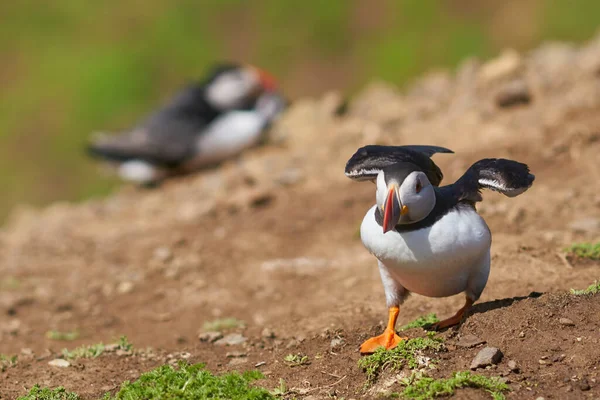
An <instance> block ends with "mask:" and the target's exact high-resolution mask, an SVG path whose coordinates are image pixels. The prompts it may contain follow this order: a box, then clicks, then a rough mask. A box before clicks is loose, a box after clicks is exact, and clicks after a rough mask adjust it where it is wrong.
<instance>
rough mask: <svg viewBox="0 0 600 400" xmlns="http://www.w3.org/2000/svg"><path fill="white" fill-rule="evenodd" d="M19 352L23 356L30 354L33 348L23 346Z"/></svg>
mask: <svg viewBox="0 0 600 400" xmlns="http://www.w3.org/2000/svg"><path fill="white" fill-rule="evenodd" d="M21 354H23V355H24V356H32V355H33V350H31V349H30V348H29V347H25V348H23V349H21Z"/></svg>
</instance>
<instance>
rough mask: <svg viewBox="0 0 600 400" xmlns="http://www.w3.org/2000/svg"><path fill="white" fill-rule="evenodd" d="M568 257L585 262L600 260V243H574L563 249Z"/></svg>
mask: <svg viewBox="0 0 600 400" xmlns="http://www.w3.org/2000/svg"><path fill="white" fill-rule="evenodd" d="M565 252H567V254H568V255H573V256H576V257H578V258H584V259H587V260H600V242H598V243H575V244H572V245H571V246H570V247H568V248H566V249H565Z"/></svg>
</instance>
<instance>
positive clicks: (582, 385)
mask: <svg viewBox="0 0 600 400" xmlns="http://www.w3.org/2000/svg"><path fill="white" fill-rule="evenodd" d="M579 389H580V390H581V391H582V392H586V391H588V390H590V389H591V387H590V384H589V382H588V380H587V379H585V378H583V379H582V380H581V382H579Z"/></svg>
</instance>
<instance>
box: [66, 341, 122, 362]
mask: <svg viewBox="0 0 600 400" xmlns="http://www.w3.org/2000/svg"><path fill="white" fill-rule="evenodd" d="M132 349H133V345H132V344H131V343H129V341H128V340H127V337H125V336H121V337H120V338H119V341H118V342H117V343H116V348H114V350H124V351H131V350H132ZM105 350H106V345H105V344H103V343H96V344H92V345H89V346H80V347H76V348H75V349H73V350H67V349H63V351H62V354H63V357H64V358H65V359H67V360H75V359H78V358H96V357H98V356H100V355H101V354H102V353H104V351H105Z"/></svg>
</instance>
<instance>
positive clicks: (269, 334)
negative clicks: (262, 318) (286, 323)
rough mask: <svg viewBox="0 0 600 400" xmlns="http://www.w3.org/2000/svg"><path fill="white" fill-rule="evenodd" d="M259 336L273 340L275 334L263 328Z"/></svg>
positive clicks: (271, 330)
mask: <svg viewBox="0 0 600 400" xmlns="http://www.w3.org/2000/svg"><path fill="white" fill-rule="evenodd" d="M261 336H262V337H264V338H265V339H275V332H273V329H270V328H265V329H263V330H262V332H261Z"/></svg>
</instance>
